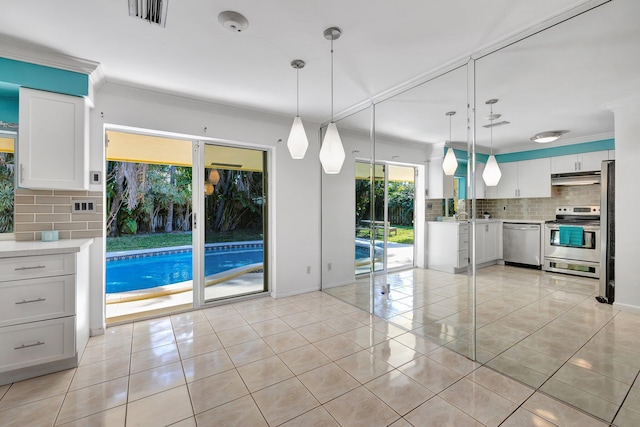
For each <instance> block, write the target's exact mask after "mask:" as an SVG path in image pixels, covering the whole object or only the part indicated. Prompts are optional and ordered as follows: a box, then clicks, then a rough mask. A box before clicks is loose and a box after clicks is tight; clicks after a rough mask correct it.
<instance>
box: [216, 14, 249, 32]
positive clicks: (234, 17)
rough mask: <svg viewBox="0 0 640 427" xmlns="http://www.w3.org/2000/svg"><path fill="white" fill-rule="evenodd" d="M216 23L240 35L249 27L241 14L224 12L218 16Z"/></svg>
mask: <svg viewBox="0 0 640 427" xmlns="http://www.w3.org/2000/svg"><path fill="white" fill-rule="evenodd" d="M218 22H220V25H222V26H223V27H224V28H226V29H227V30H229V31H231V32H233V33H241V32H243V31H244V30H246V29H247V27H248V26H249V21H248V20H247V18H245V17H244V16H243V15H242V14H240V13H238V12H234V11H232V10H226V11H224V12H221V13H220V15H218Z"/></svg>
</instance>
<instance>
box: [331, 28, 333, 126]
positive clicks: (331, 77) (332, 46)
mask: <svg viewBox="0 0 640 427" xmlns="http://www.w3.org/2000/svg"><path fill="white" fill-rule="evenodd" d="M331 123H333V37H332V38H331Z"/></svg>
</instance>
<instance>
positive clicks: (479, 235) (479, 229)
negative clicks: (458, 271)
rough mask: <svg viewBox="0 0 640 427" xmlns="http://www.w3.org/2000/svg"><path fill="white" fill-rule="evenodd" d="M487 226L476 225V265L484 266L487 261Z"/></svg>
mask: <svg viewBox="0 0 640 427" xmlns="http://www.w3.org/2000/svg"><path fill="white" fill-rule="evenodd" d="M486 226H487V224H483V223H477V224H476V265H477V264H482V263H483V262H485V261H486V260H487V254H486V250H485V245H486V240H487V230H486Z"/></svg>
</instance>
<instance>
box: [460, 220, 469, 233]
mask: <svg viewBox="0 0 640 427" xmlns="http://www.w3.org/2000/svg"><path fill="white" fill-rule="evenodd" d="M458 234H469V224H467V223H466V222H465V223H464V224H458Z"/></svg>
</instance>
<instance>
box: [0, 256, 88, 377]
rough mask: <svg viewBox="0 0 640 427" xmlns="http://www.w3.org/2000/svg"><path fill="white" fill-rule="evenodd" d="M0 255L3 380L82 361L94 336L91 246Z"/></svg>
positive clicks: (1, 363)
mask: <svg viewBox="0 0 640 427" xmlns="http://www.w3.org/2000/svg"><path fill="white" fill-rule="evenodd" d="M3 255H5V256H4V257H2V258H0V385H3V384H7V383H11V382H15V381H20V380H23V379H26V378H31V377H35V376H38V375H44V374H47V373H50V372H55V371H59V370H63V369H68V368H72V367H75V366H77V364H78V361H79V358H80V356H81V355H82V352H83V351H84V348H85V346H86V344H87V340H88V338H89V325H88V306H89V283H88V282H89V280H88V269H87V268H86V266H87V265H88V263H89V255H88V248H84V249H79V251H78V252H75V253H69V252H67V253H58V254H51V253H49V254H43V255H34V256H6V253H3Z"/></svg>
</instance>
